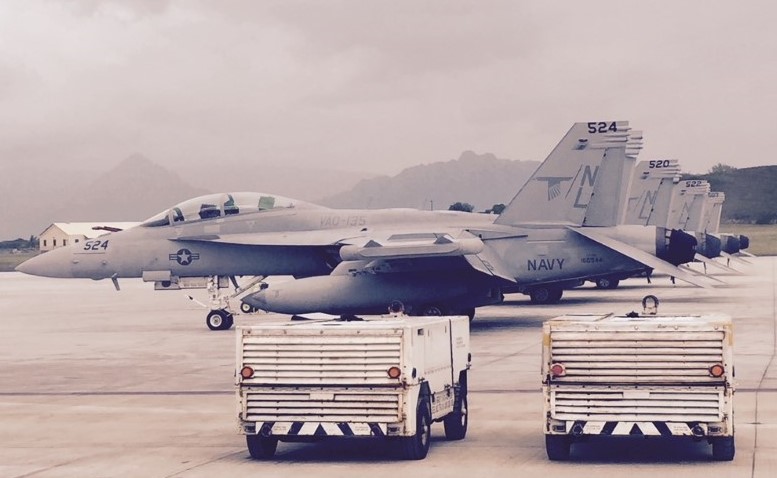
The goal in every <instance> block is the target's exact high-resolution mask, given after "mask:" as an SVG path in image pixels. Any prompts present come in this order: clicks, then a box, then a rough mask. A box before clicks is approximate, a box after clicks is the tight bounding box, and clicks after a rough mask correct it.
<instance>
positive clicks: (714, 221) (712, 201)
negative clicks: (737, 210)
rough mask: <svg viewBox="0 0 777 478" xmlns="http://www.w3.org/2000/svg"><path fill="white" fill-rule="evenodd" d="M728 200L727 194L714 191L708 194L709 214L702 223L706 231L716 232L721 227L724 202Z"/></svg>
mask: <svg viewBox="0 0 777 478" xmlns="http://www.w3.org/2000/svg"><path fill="white" fill-rule="evenodd" d="M725 200H726V194H725V193H722V192H716V191H713V192H711V193H709V194H707V202H708V204H707V211H708V212H707V214H706V216H705V222H704V224H702V226H703V227H704V231H705V232H709V233H712V234H715V233H717V232H718V230H719V229H720V215H721V213H722V212H723V202H725Z"/></svg>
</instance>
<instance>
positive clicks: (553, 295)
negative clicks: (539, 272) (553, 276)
mask: <svg viewBox="0 0 777 478" xmlns="http://www.w3.org/2000/svg"><path fill="white" fill-rule="evenodd" d="M563 293H564V291H563V290H562V289H561V288H559V287H551V286H539V287H535V288H533V289H531V290H530V291H529V297H530V298H531V303H532V304H555V303H557V302H558V301H559V300H561V295H562V294H563Z"/></svg>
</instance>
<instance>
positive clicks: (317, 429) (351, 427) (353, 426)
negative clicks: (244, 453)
mask: <svg viewBox="0 0 777 478" xmlns="http://www.w3.org/2000/svg"><path fill="white" fill-rule="evenodd" d="M246 425H249V426H250V425H254V423H253V422H252V423H246V424H245V425H244V431H245V432H246V433H249V434H251V433H252V431H251V430H250V428H253V433H256V434H258V435H262V436H322V437H323V436H341V437H358V436H386V430H387V428H388V425H387V424H386V423H332V422H255V426H253V427H250V428H249V426H246Z"/></svg>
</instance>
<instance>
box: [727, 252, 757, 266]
mask: <svg viewBox="0 0 777 478" xmlns="http://www.w3.org/2000/svg"><path fill="white" fill-rule="evenodd" d="M739 254H742V251H739ZM720 255H721V257H725V258H726V259H731V260H733V261H734V262H739V263H742V264H752V262H750V261H748V260H747V259H744V258H742V257H739V256H735V255H732V254H729V253H728V252H721V253H720Z"/></svg>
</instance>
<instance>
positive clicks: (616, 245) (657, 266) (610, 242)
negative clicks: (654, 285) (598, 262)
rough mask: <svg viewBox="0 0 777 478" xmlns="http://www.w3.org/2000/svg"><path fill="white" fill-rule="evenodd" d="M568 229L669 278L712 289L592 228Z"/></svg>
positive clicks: (649, 255) (694, 278)
mask: <svg viewBox="0 0 777 478" xmlns="http://www.w3.org/2000/svg"><path fill="white" fill-rule="evenodd" d="M568 228H569V229H571V230H572V231H575V232H576V233H578V234H580V235H581V236H584V237H587V238H588V239H590V240H592V241H595V242H598V243H599V244H602V245H603V246H605V247H609V248H610V249H612V250H614V251H615V252H619V253H621V254H623V255H624V256H627V257H630V258H631V259H634V260H635V261H637V262H641V263H643V264H645V265H646V266H647V267H650V268H652V269H654V270H657V271H659V272H663V273H664V274H669V275H670V276H673V277H676V278H678V279H680V280H683V281H685V282H688V283H690V284H693V285H696V286H699V287H703V288H705V289H709V288H712V286H711V285H710V284H709V283H707V282H705V281H702V280H700V278H698V277H696V276H694V275H693V274H691V273H689V272H687V271H684V270H682V269H680V268H679V267H676V266H674V265H672V264H670V263H669V262H666V261H664V260H661V259H659V258H658V257H656V256H654V255H652V254H650V253H647V252H645V251H643V250H642V249H638V248H636V247H634V246H631V245H629V244H626V243H624V242H621V241H618V240H616V239H613V238H611V237H607V236H605V235H603V234H599V233H597V232H595V231H592V230H591V229H593V228H590V227H572V226H568Z"/></svg>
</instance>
